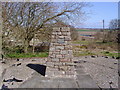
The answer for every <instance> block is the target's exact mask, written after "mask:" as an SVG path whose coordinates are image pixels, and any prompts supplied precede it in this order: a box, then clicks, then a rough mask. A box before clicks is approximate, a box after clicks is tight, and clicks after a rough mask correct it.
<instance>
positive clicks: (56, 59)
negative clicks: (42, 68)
mask: <svg viewBox="0 0 120 90" xmlns="http://www.w3.org/2000/svg"><path fill="white" fill-rule="evenodd" d="M51 61H53V62H58V61H59V58H53V59H52V60H51Z"/></svg>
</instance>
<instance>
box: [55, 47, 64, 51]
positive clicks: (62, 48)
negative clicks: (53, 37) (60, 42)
mask: <svg viewBox="0 0 120 90" xmlns="http://www.w3.org/2000/svg"><path fill="white" fill-rule="evenodd" d="M58 49H61V50H62V49H64V46H56V50H58Z"/></svg>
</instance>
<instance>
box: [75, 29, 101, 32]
mask: <svg viewBox="0 0 120 90" xmlns="http://www.w3.org/2000/svg"><path fill="white" fill-rule="evenodd" d="M76 31H88V32H95V31H96V32H97V31H99V30H85V29H79V30H76Z"/></svg>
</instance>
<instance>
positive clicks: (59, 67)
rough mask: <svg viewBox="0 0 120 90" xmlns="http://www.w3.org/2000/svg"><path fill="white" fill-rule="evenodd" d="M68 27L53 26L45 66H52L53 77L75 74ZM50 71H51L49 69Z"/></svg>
mask: <svg viewBox="0 0 120 90" xmlns="http://www.w3.org/2000/svg"><path fill="white" fill-rule="evenodd" d="M72 58H73V52H72V45H71V36H70V28H69V27H55V28H53V32H52V36H51V44H50V50H49V57H48V61H47V66H48V67H51V68H54V70H56V71H54V73H51V74H53V76H54V77H61V76H62V77H63V76H64V77H71V76H75V70H74V66H73V61H72ZM50 72H52V71H50Z"/></svg>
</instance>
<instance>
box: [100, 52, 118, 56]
mask: <svg viewBox="0 0 120 90" xmlns="http://www.w3.org/2000/svg"><path fill="white" fill-rule="evenodd" d="M101 53H102V54H104V55H105V56H110V57H120V53H112V52H109V51H103V52H101Z"/></svg>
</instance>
